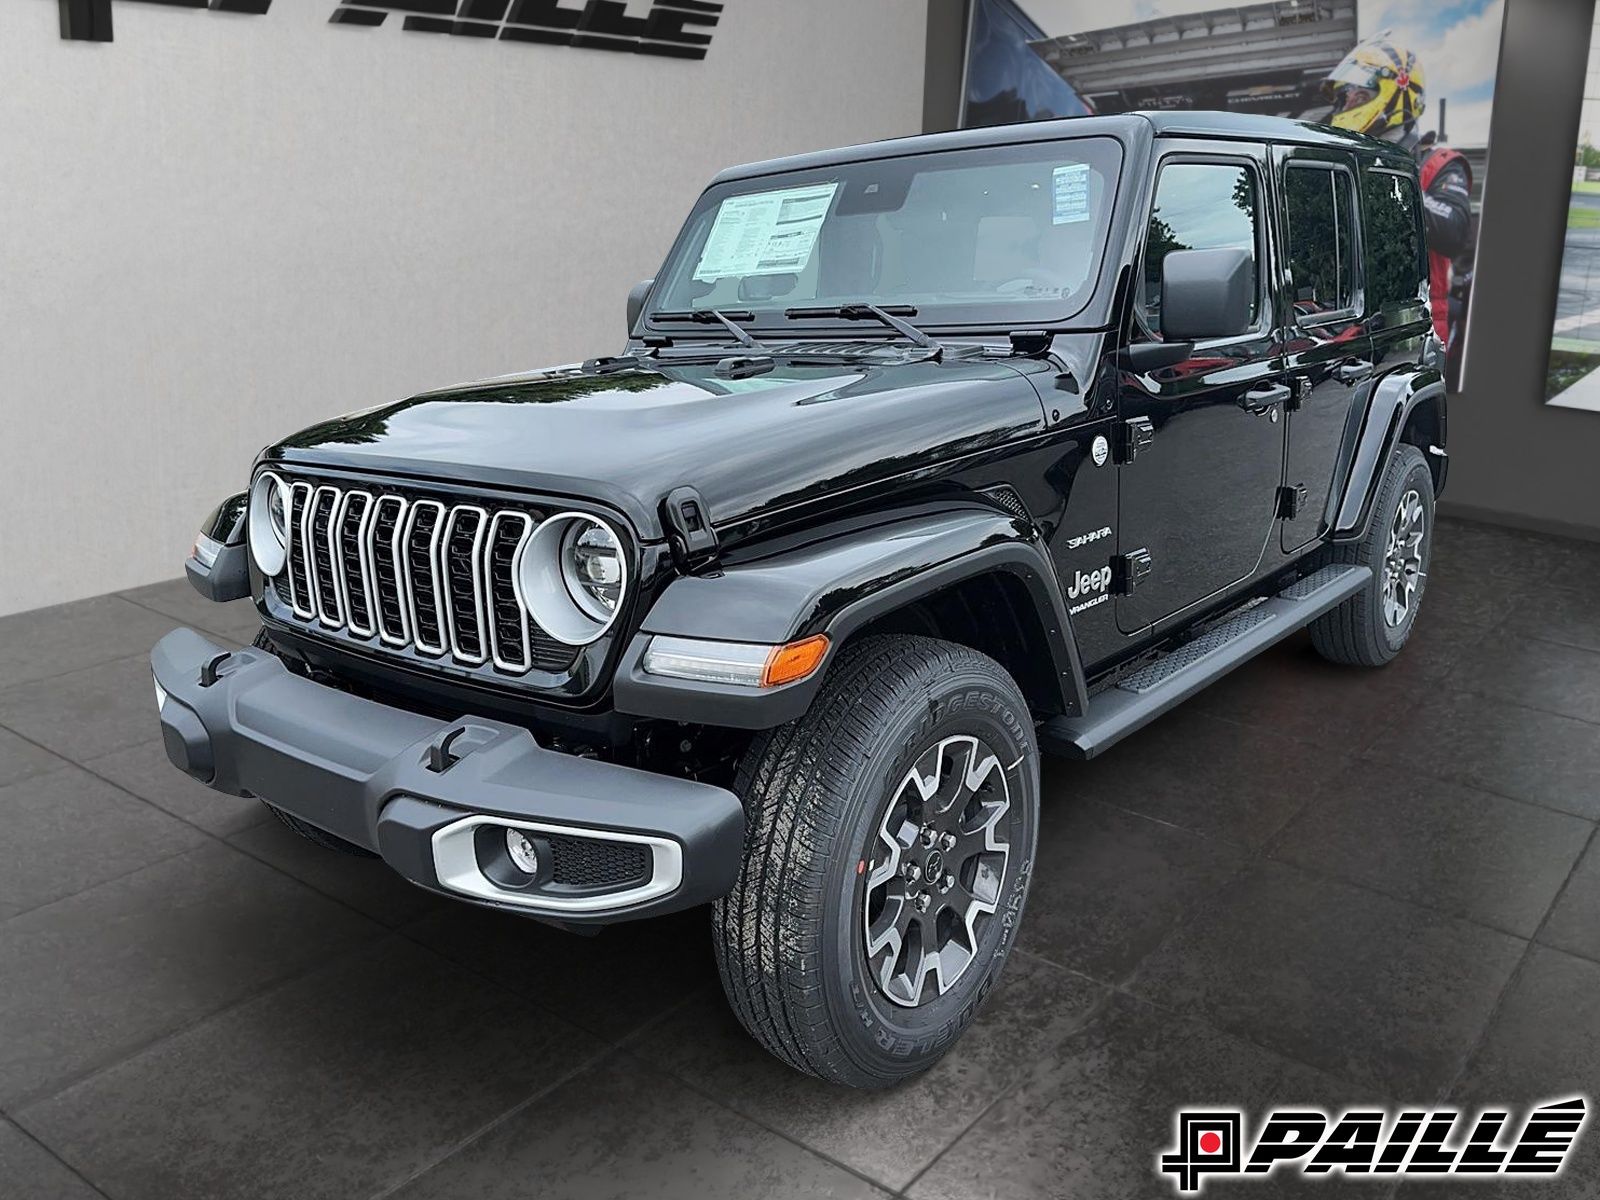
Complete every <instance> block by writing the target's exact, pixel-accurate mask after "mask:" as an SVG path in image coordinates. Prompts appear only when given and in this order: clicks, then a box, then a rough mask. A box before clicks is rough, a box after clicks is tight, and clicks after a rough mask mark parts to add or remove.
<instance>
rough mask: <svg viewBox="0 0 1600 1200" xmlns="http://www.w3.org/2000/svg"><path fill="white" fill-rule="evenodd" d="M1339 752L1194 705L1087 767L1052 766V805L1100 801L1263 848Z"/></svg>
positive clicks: (1339, 759) (1337, 762) (1336, 764)
mask: <svg viewBox="0 0 1600 1200" xmlns="http://www.w3.org/2000/svg"><path fill="white" fill-rule="evenodd" d="M1343 763H1344V757H1343V752H1342V750H1341V749H1339V748H1335V747H1329V746H1320V745H1317V744H1315V743H1312V742H1301V741H1295V740H1293V739H1291V738H1285V737H1280V736H1279V735H1278V734H1276V733H1272V732H1270V731H1267V730H1262V729H1257V728H1254V727H1253V726H1248V725H1240V724H1238V723H1237V722H1233V721H1223V720H1219V719H1217V718H1215V717H1211V716H1207V715H1206V714H1205V713H1202V712H1200V711H1199V710H1198V709H1196V708H1194V707H1193V706H1190V705H1185V706H1183V707H1180V708H1179V709H1178V710H1177V711H1175V712H1172V713H1169V714H1168V715H1167V716H1164V717H1162V718H1161V719H1160V720H1159V721H1157V722H1156V723H1155V724H1153V725H1151V726H1149V727H1148V728H1146V729H1141V730H1140V731H1139V732H1138V733H1137V734H1135V735H1134V736H1133V737H1130V738H1128V739H1127V740H1126V741H1124V742H1121V743H1120V744H1118V745H1117V746H1114V747H1113V748H1112V749H1111V751H1110V752H1109V753H1107V754H1105V755H1102V756H1101V757H1099V758H1096V759H1092V760H1090V761H1089V762H1067V761H1065V760H1063V759H1054V758H1050V759H1046V760H1045V764H1044V789H1045V791H1044V795H1045V819H1046V820H1047V821H1048V820H1049V819H1050V814H1051V811H1052V809H1051V805H1053V804H1055V803H1058V802H1061V801H1065V800H1067V799H1068V798H1071V799H1074V800H1099V801H1102V802H1104V803H1106V804H1111V805H1115V806H1116V807H1118V808H1124V809H1128V810H1130V811H1132V812H1136V813H1141V814H1143V815H1144V816H1147V817H1152V818H1154V819H1155V820H1158V821H1165V822H1167V823H1168V824H1172V825H1178V826H1180V827H1182V828H1184V829H1188V830H1192V831H1194V832H1195V833H1201V834H1205V835H1207V836H1210V837H1219V838H1222V839H1224V840H1226V841H1231V842H1237V843H1239V844H1240V845H1242V846H1249V847H1256V846H1259V845H1261V843H1263V842H1265V841H1266V840H1267V839H1268V838H1270V837H1271V836H1272V835H1273V834H1274V833H1276V832H1277V831H1278V830H1279V829H1281V828H1282V827H1283V825H1284V823H1285V822H1287V821H1288V819H1289V818H1290V817H1291V816H1292V815H1293V814H1294V813H1295V812H1297V811H1298V810H1299V809H1300V808H1301V807H1302V806H1304V805H1305V804H1307V803H1308V802H1310V801H1311V799H1312V797H1313V796H1315V795H1316V794H1317V792H1318V791H1319V789H1320V787H1321V786H1323V785H1324V784H1325V783H1326V781H1327V779H1328V778H1329V777H1330V776H1331V775H1332V774H1333V773H1334V772H1335V771H1337V770H1338V769H1339V768H1340V767H1342V766H1343Z"/></svg>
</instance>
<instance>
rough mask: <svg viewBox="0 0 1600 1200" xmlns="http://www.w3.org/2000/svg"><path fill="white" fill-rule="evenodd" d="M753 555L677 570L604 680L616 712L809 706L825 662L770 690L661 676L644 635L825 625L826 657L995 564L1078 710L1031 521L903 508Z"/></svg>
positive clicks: (750, 635) (1080, 694)
mask: <svg viewBox="0 0 1600 1200" xmlns="http://www.w3.org/2000/svg"><path fill="white" fill-rule="evenodd" d="M821 532H822V531H813V532H812V534H811V535H810V538H809V539H808V540H805V541H802V542H799V543H798V544H791V545H788V546H786V547H783V548H781V549H775V550H773V551H772V552H770V553H767V554H765V555H763V556H762V557H761V558H759V559H755V560H752V561H747V562H742V563H738V564H730V565H728V566H726V567H724V568H723V569H722V570H720V571H717V572H714V573H709V574H704V575H688V576H683V577H681V578H679V579H675V580H673V581H672V583H670V584H669V585H668V586H667V588H666V589H665V590H664V591H663V593H662V594H661V596H660V597H659V598H658V599H657V600H656V602H655V604H654V605H653V606H652V607H651V609H650V612H649V614H648V615H647V616H646V618H645V620H644V622H643V625H642V626H641V628H640V631H639V632H638V633H637V634H636V635H635V636H634V638H633V640H632V642H631V643H630V644H629V646H628V647H627V649H626V650H625V651H624V653H623V656H622V660H621V662H620V663H619V665H618V669H617V674H616V679H615V683H614V688H613V696H614V702H615V705H616V707H617V710H618V711H619V712H623V713H627V714H631V715H635V716H646V717H661V718H666V719H669V720H677V721H688V722H694V723H698V724H706V725H721V726H729V727H733V728H741V729H767V728H771V727H773V726H775V725H781V724H783V723H784V722H786V721H792V720H794V719H795V718H797V717H799V716H800V715H801V714H802V713H804V712H805V711H806V709H807V708H808V707H809V706H810V704H811V701H812V698H813V697H814V696H815V695H816V693H817V691H818V689H819V688H820V687H821V686H822V678H823V675H824V673H825V672H824V671H822V670H819V671H817V672H815V673H814V674H813V675H811V676H810V677H809V678H807V679H803V680H800V681H799V682H797V683H793V684H788V685H784V686H780V687H775V688H765V689H756V688H749V687H736V686H731V685H721V684H709V683H697V682H692V681H686V680H679V679H662V678H659V677H656V676H651V675H647V674H645V673H644V671H643V667H642V662H643V658H644V652H645V649H646V646H647V645H648V643H649V639H650V637H651V636H652V635H653V634H665V635H670V636H677V637H692V638H705V639H708V640H712V641H729V642H756V643H764V644H769V645H777V644H781V643H783V642H789V641H794V640H796V639H799V638H805V637H810V636H812V635H814V634H818V633H825V634H827V635H828V637H829V639H830V641H831V642H832V647H831V648H830V650H829V654H830V655H832V654H835V653H837V652H838V648H839V647H840V646H841V645H843V643H844V642H845V641H846V640H847V639H848V638H849V637H850V635H851V634H853V633H855V632H856V631H858V630H860V629H861V628H862V627H864V626H865V625H867V624H869V623H870V622H872V621H874V620H876V619H877V618H879V617H882V616H885V615H887V614H888V613H891V612H894V611H895V610H897V609H899V608H902V607H904V606H905V605H907V604H909V603H911V602H912V601H915V600H918V599H920V598H922V597H924V596H928V595H931V594H932V593H934V592H937V591H939V590H941V589H943V588H947V587H950V586H951V585H953V584H957V583H961V582H962V581H964V580H968V579H972V578H975V577H977V576H980V575H985V574H989V573H994V572H1003V573H1006V574H1008V575H1009V576H1011V577H1012V578H1014V579H1015V580H1016V581H1017V582H1019V583H1020V584H1021V585H1022V586H1023V588H1024V589H1025V591H1026V594H1027V596H1028V597H1029V599H1030V600H1031V602H1032V605H1033V608H1034V615H1035V616H1036V617H1037V618H1038V620H1039V624H1040V627H1041V628H1042V629H1043V631H1044V634H1045V638H1046V641H1047V642H1048V644H1049V653H1050V654H1051V656H1052V659H1053V661H1052V664H1051V665H1052V678H1053V684H1054V687H1055V689H1056V690H1057V691H1058V692H1059V695H1058V696H1052V701H1053V702H1054V705H1053V706H1054V707H1057V708H1058V709H1059V711H1061V712H1064V713H1067V714H1069V715H1077V714H1081V713H1082V712H1083V711H1084V709H1085V708H1086V707H1087V689H1086V686H1085V682H1084V675H1083V664H1082V662H1081V660H1080V658H1079V655H1078V643H1077V639H1076V638H1075V637H1074V636H1073V633H1072V624H1071V618H1070V617H1069V615H1068V613H1067V606H1066V602H1065V600H1064V598H1063V597H1062V594H1061V587H1060V583H1059V581H1058V580H1057V578H1056V573H1055V567H1054V566H1053V564H1052V562H1051V559H1050V555H1049V552H1048V551H1047V550H1046V549H1045V547H1044V546H1043V544H1042V543H1041V542H1040V540H1039V536H1038V532H1037V531H1036V530H1035V529H1034V528H1033V526H1032V524H1031V523H1029V522H1027V521H1024V520H1021V519H1019V518H1016V517H1012V516H1010V515H1008V514H1006V513H1003V512H999V511H997V510H995V509H993V508H988V507H979V506H976V505H973V506H971V507H961V508H949V507H943V508H939V509H936V510H932V511H929V510H926V509H924V510H919V511H912V512H903V513H900V514H897V515H885V516H883V517H880V518H879V520H878V522H877V523H875V524H873V525H870V526H867V527H864V528H863V527H860V526H859V525H858V526H856V527H854V528H851V529H849V530H846V531H838V532H836V533H835V534H834V535H833V536H825V537H818V534H819V533H821Z"/></svg>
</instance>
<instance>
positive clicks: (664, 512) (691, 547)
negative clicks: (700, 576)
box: [661, 487, 717, 571]
mask: <svg viewBox="0 0 1600 1200" xmlns="http://www.w3.org/2000/svg"><path fill="white" fill-rule="evenodd" d="M661 519H662V523H663V524H664V525H665V526H666V529H667V540H668V541H669V542H670V543H671V544H672V556H673V558H675V559H676V560H677V562H678V566H679V568H680V569H682V570H684V571H693V570H696V569H698V568H700V567H704V566H707V565H709V564H710V563H713V562H715V561H716V558H717V533H716V530H714V529H712V528H711V510H710V509H708V508H707V507H706V502H705V498H704V497H703V496H701V495H700V493H699V492H697V491H696V490H695V489H694V488H692V487H678V488H673V489H672V490H671V491H670V492H668V493H667V498H666V499H665V500H663V501H662V502H661Z"/></svg>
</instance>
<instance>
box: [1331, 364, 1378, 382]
mask: <svg viewBox="0 0 1600 1200" xmlns="http://www.w3.org/2000/svg"><path fill="white" fill-rule="evenodd" d="M1372 371H1373V366H1372V364H1371V363H1369V362H1367V361H1365V360H1364V359H1357V360H1356V361H1355V362H1347V363H1341V364H1340V365H1339V366H1338V367H1336V368H1335V369H1334V372H1333V377H1334V378H1335V379H1337V380H1338V381H1339V382H1340V383H1361V382H1363V381H1364V380H1368V379H1371V378H1372Z"/></svg>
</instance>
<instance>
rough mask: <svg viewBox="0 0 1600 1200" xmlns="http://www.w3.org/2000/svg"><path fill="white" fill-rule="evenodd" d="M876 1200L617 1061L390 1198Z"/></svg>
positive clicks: (805, 1156) (770, 1138)
mask: <svg viewBox="0 0 1600 1200" xmlns="http://www.w3.org/2000/svg"><path fill="white" fill-rule="evenodd" d="M535 1195H537V1196H539V1197H541V1198H548V1200H624V1198H625V1200H668V1198H673V1200H677V1198H681V1200H759V1198H763V1197H780V1196H782V1197H789V1196H805V1197H808V1198H810V1197H816V1198H818V1200H823V1198H835V1197H837V1198H843V1197H858V1196H881V1195H885V1193H883V1192H880V1191H879V1190H878V1189H876V1188H874V1187H873V1186H872V1185H871V1184H869V1183H867V1182H865V1181H864V1180H861V1179H858V1178H857V1177H856V1176H854V1175H851V1174H850V1173H849V1172H847V1171H843V1170H841V1169H840V1168H838V1167H836V1166H834V1165H833V1164H832V1163H829V1162H826V1161H825V1160H823V1159H821V1158H818V1157H817V1156H815V1155H814V1154H811V1153H809V1152H808V1151H806V1150H804V1149H802V1148H801V1147H799V1146H796V1145H795V1144H794V1143H793V1142H788V1141H785V1140H784V1139H783V1138H781V1137H778V1136H777V1135H776V1134H773V1133H770V1132H768V1131H767V1130H765V1129H762V1128H761V1127H760V1126H758V1125H753V1124H751V1123H750V1122H749V1121H746V1120H745V1119H744V1118H742V1117H740V1116H738V1115H737V1114H735V1113H732V1112H729V1111H728V1110H727V1109H725V1108H723V1107H721V1106H720V1105H717V1104H715V1103H713V1102H712V1101H710V1100H708V1099H706V1098H705V1097H704V1096H701V1095H699V1094H698V1093H696V1092H693V1091H691V1090H690V1089H688V1088H686V1087H684V1086H683V1085H682V1084H680V1083H677V1082H675V1081H674V1080H672V1079H670V1078H669V1077H667V1076H665V1075H660V1074H657V1073H656V1072H654V1071H652V1070H650V1069H649V1068H648V1067H646V1066H644V1065H643V1064H642V1063H639V1062H638V1061H636V1060H632V1059H629V1058H628V1057H627V1056H625V1055H622V1054H617V1055H614V1056H612V1057H610V1058H607V1059H606V1060H605V1061H604V1062H602V1063H600V1064H599V1065H597V1066H595V1067H593V1068H591V1069H590V1070H588V1071H585V1072H584V1073H583V1074H581V1075H579V1076H577V1077H576V1078H575V1079H572V1080H570V1081H569V1082H567V1083H565V1084H563V1085H562V1086H561V1087H560V1088H558V1089H557V1090H556V1091H554V1092H553V1093H551V1094H550V1095H548V1096H546V1097H544V1098H542V1099H540V1100H539V1101H537V1102H536V1103H534V1104H532V1105H529V1106H528V1107H527V1108H525V1109H523V1110H522V1111H521V1112H519V1113H517V1114H515V1115H514V1116H512V1117H511V1118H510V1119H509V1120H507V1121H506V1122H504V1123H503V1124H501V1125H499V1126H497V1127H496V1128H494V1129H492V1130H490V1131H489V1132H488V1133H486V1134H485V1135H484V1136H483V1137H481V1138H479V1139H478V1140H477V1141H475V1142H473V1143H472V1144H471V1145H470V1146H467V1147H466V1148H465V1149H463V1150H462V1151H460V1152H459V1153H458V1154H455V1155H453V1156H452V1157H451V1158H449V1159H447V1160H446V1161H445V1162H444V1163H442V1164H441V1165H439V1166H438V1167H435V1168H434V1169H433V1170H431V1171H429V1172H428V1173H427V1174H426V1175H423V1176H422V1177H421V1178H419V1179H417V1180H416V1181H415V1182H413V1183H412V1184H410V1185H409V1186H408V1187H405V1188H403V1189H401V1191H400V1192H399V1193H397V1200H427V1198H428V1197H439V1198H441V1200H443V1198H446V1197H448V1198H449V1200H455V1198H456V1197H460V1196H472V1197H474V1198H475V1200H477V1198H481V1200H528V1198H529V1197H531V1196H535Z"/></svg>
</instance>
